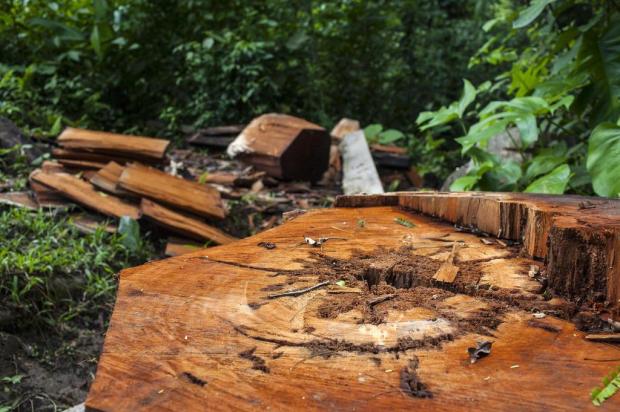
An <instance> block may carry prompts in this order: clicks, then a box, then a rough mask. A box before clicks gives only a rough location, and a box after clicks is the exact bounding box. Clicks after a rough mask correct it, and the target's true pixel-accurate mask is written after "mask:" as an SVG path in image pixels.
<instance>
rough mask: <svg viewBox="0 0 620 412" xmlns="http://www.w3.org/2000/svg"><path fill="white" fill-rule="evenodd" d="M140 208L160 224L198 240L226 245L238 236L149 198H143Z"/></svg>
mask: <svg viewBox="0 0 620 412" xmlns="http://www.w3.org/2000/svg"><path fill="white" fill-rule="evenodd" d="M140 210H141V211H142V214H143V215H144V216H146V217H148V218H150V219H152V220H154V221H155V222H156V223H158V224H159V225H161V226H163V227H165V228H167V229H169V230H171V231H173V232H176V233H179V234H181V235H184V236H188V237H191V238H194V239H198V240H210V241H212V242H214V243H216V244H218V245H225V244H228V243H231V242H234V241H235V240H237V238H235V237H233V236H230V235H228V234H227V233H224V232H222V231H221V230H219V229H217V228H215V227H213V226H209V225H207V224H206V223H204V222H201V221H200V220H198V219H195V218H192V217H189V216H185V215H182V214H181V213H177V212H175V211H173V210H170V209H167V208H165V207H163V206H161V205H158V204H157V203H155V202H153V201H151V200H148V199H142V202H141V203H140Z"/></svg>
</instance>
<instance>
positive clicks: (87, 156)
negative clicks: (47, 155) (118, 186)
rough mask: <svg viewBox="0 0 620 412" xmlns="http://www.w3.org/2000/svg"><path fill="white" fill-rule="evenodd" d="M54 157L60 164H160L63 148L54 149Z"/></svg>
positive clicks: (147, 159)
mask: <svg viewBox="0 0 620 412" xmlns="http://www.w3.org/2000/svg"><path fill="white" fill-rule="evenodd" d="M52 156H53V157H54V158H55V159H56V160H57V161H58V162H65V163H66V162H67V161H69V160H70V161H78V160H81V161H88V162H94V163H104V164H107V163H109V162H115V163H118V164H121V165H124V164H127V163H131V162H135V161H137V160H140V161H142V162H145V163H149V164H153V163H157V162H159V160H158V161H154V160H152V159H149V158H140V156H139V155H136V157H135V158H131V157H124V156H117V155H111V154H108V153H99V152H88V151H85V150H72V149H63V148H54V149H52Z"/></svg>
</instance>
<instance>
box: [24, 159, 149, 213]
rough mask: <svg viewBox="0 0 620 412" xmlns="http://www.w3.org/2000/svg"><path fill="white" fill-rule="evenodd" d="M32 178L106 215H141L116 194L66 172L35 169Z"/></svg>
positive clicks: (135, 208)
mask: <svg viewBox="0 0 620 412" xmlns="http://www.w3.org/2000/svg"><path fill="white" fill-rule="evenodd" d="M31 177H32V179H33V180H34V181H35V182H37V183H41V184H43V185H45V186H48V187H50V188H52V189H55V190H57V191H58V192H60V193H62V194H63V195H64V196H66V197H68V198H69V199H71V200H73V201H75V202H76V203H78V204H80V205H82V206H85V207H87V208H89V209H92V210H95V211H97V212H100V213H103V214H104V215H107V216H111V217H116V218H121V217H123V216H129V217H131V218H132V219H138V218H139V217H140V211H139V209H138V208H137V207H136V206H134V205H132V204H130V203H127V202H125V201H123V200H121V199H119V198H117V197H115V196H112V195H105V194H103V193H100V192H97V191H96V190H95V188H94V187H93V185H92V184H90V183H88V182H85V181H83V180H81V179H79V178H77V177H75V176H72V175H69V174H66V173H55V174H51V173H45V172H42V171H35V172H33V174H32V175H31Z"/></svg>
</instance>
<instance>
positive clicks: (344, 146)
mask: <svg viewBox="0 0 620 412" xmlns="http://www.w3.org/2000/svg"><path fill="white" fill-rule="evenodd" d="M340 152H341V153H342V191H343V192H344V193H345V194H354V193H367V194H379V193H383V185H382V184H381V180H380V179H379V174H378V173H377V169H376V168H375V164H374V162H373V161H372V157H371V156H370V151H369V150H368V143H366V137H365V136H364V132H363V131H361V130H360V131H357V132H353V133H349V134H348V135H346V136H345V137H344V138H343V139H342V142H341V143H340Z"/></svg>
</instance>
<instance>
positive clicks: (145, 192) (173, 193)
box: [118, 164, 226, 219]
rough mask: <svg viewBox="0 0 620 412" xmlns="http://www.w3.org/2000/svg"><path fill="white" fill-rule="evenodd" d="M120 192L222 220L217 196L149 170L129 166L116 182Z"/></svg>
mask: <svg viewBox="0 0 620 412" xmlns="http://www.w3.org/2000/svg"><path fill="white" fill-rule="evenodd" d="M118 186H119V187H121V188H122V189H125V190H128V191H130V192H133V193H136V194H138V195H140V196H144V197H148V198H150V199H153V200H157V201H159V202H161V203H164V204H166V205H169V206H171V207H174V208H179V209H183V210H186V211H189V212H192V213H196V214H198V215H201V216H206V217H210V218H215V219H223V218H224V217H225V216H226V211H225V210H224V206H223V204H222V201H221V198H220V193H219V192H218V191H217V190H216V189H214V188H212V187H210V186H208V185H202V184H199V183H196V182H192V181H190V180H185V179H182V178H180V177H176V176H172V175H169V174H167V173H164V172H162V171H160V170H157V169H154V168H152V167H146V166H142V165H139V164H131V165H128V166H127V167H125V169H124V170H123V173H122V174H121V177H120V178H119V180H118Z"/></svg>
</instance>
